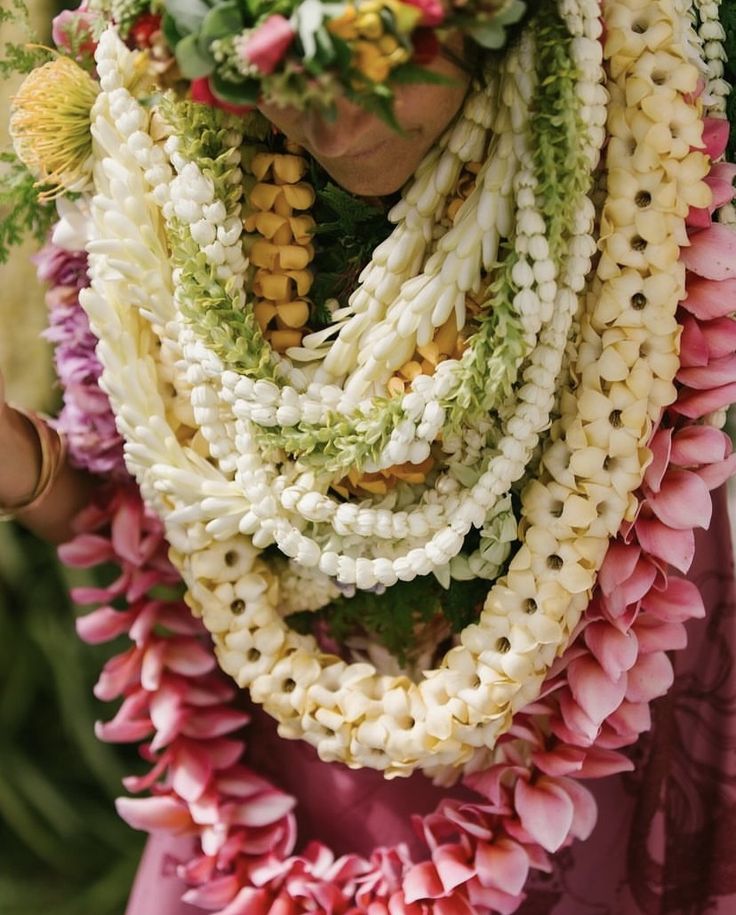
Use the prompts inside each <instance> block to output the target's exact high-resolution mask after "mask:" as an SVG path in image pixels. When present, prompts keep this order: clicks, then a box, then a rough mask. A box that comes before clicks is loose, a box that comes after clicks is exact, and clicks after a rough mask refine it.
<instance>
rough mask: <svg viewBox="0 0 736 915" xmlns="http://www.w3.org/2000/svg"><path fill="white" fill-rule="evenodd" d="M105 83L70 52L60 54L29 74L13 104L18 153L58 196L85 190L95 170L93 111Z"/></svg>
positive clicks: (12, 124) (49, 192)
mask: <svg viewBox="0 0 736 915" xmlns="http://www.w3.org/2000/svg"><path fill="white" fill-rule="evenodd" d="M98 92H99V87H98V86H97V84H96V83H95V82H94V80H93V79H92V78H91V77H90V76H89V75H88V74H87V73H86V72H85V71H84V70H83V69H82V68H81V67H80V66H79V65H78V64H76V63H74V61H73V60H72V59H71V58H69V57H61V56H60V57H56V58H54V60H52V61H49V63H46V64H44V65H43V66H42V67H39V68H38V69H36V70H33V71H32V72H31V73H30V74H29V75H28V76H27V77H26V79H25V81H24V82H23V84H22V85H21V87H20V89H19V90H18V94H17V95H16V96H15V98H14V99H13V101H12V104H11V109H10V134H11V136H12V138H13V145H14V147H15V151H16V153H17V154H18V157H19V158H20V159H21V161H22V162H23V163H24V165H26V167H27V168H28V170H29V171H30V172H31V174H32V175H33V176H34V177H35V178H37V180H38V183H39V184H42V185H48V188H47V189H46V190H44V191H43V193H42V194H41V195H40V196H41V197H42V199H52V198H54V197H57V196H59V194H62V193H63V192H64V191H76V190H82V189H83V188H84V186H85V185H86V184H87V182H88V181H89V180H90V178H91V175H92V167H91V156H92V135H91V132H90V126H91V118H90V115H91V111H92V106H93V105H94V102H95V99H96V98H97V94H98Z"/></svg>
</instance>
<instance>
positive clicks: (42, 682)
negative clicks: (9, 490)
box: [0, 525, 142, 915]
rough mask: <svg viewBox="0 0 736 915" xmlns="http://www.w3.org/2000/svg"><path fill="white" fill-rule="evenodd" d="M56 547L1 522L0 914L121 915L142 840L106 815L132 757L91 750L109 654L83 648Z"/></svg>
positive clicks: (103, 711)
mask: <svg viewBox="0 0 736 915" xmlns="http://www.w3.org/2000/svg"><path fill="white" fill-rule="evenodd" d="M80 583H81V582H80V578H79V575H78V574H77V573H71V572H69V571H67V570H65V569H63V568H62V567H61V566H60V565H59V563H58V562H57V561H56V557H55V553H54V550H53V549H52V548H51V547H49V546H47V545H46V544H43V543H40V542H38V541H37V540H35V538H33V537H32V536H31V535H30V534H28V533H26V532H25V531H23V530H22V529H21V528H19V527H16V526H15V525H3V526H2V527H0V849H2V855H1V857H0V913H1V915H47V913H53V915H122V913H123V911H124V909H125V901H126V898H127V894H128V891H129V888H130V885H131V881H132V878H133V874H134V871H135V867H136V864H137V860H138V858H139V856H140V851H141V847H142V836H140V835H139V834H137V833H134V832H133V831H132V830H130V829H129V828H128V827H127V826H126V825H125V824H124V823H123V822H122V821H121V820H120V819H119V818H118V817H117V814H116V813H115V809H114V807H113V799H114V798H115V797H116V796H117V795H118V794H120V793H121V786H120V779H121V777H122V776H123V774H125V773H126V772H130V771H131V770H135V769H138V768H139V766H138V765H136V762H135V760H134V758H133V757H132V755H131V751H130V750H128V752H127V754H126V752H120V748H115V747H109V746H107V745H105V744H102V743H100V742H99V741H98V740H97V739H96V738H95V736H94V721H95V719H97V718H103V717H108V716H109V715H110V711H111V709H110V707H109V706H108V707H105V706H104V705H103V704H101V703H98V702H97V701H96V700H95V699H94V696H93V695H92V686H93V684H94V682H95V679H96V677H97V674H98V672H99V670H100V667H101V665H102V664H103V663H104V661H105V659H106V658H107V657H108V656H109V655H110V653H111V651H112V649H111V648H110V647H101V648H97V647H89V646H86V645H83V644H82V643H81V642H80V641H79V639H78V638H77V636H76V633H75V632H74V612H73V610H72V607H71V605H70V603H69V601H68V600H67V599H65V597H64V595H65V594H66V593H67V592H68V590H69V588H70V586H71V585H72V584H80Z"/></svg>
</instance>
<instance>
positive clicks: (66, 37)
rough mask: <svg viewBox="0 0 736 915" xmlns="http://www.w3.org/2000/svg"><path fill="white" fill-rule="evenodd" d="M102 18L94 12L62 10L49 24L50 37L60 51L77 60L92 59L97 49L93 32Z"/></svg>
mask: <svg viewBox="0 0 736 915" xmlns="http://www.w3.org/2000/svg"><path fill="white" fill-rule="evenodd" d="M101 20H102V17H101V15H100V13H98V12H96V11H95V10H86V9H78V10H63V11H62V12H61V13H59V15H58V16H55V17H54V19H53V21H52V24H51V37H52V38H53V40H54V44H55V45H56V47H57V48H58V49H59V50H60V51H65V52H66V53H67V54H72V53H73V54H75V56H76V58H77V60H83V59H85V58H89V57H92V56H93V55H94V53H95V48H96V47H97V41H96V39H95V37H94V36H95V32H96V30H97V26H98V25H100V24H101Z"/></svg>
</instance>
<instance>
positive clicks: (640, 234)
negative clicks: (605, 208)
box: [601, 214, 684, 270]
mask: <svg viewBox="0 0 736 915" xmlns="http://www.w3.org/2000/svg"><path fill="white" fill-rule="evenodd" d="M652 215H653V218H651V219H649V220H646V221H642V224H641V226H639V225H636V224H630V225H627V226H611V224H610V222H609V221H608V220H607V219H606V218H605V214H604V217H603V218H602V219H601V235H602V237H603V244H604V246H605V253H606V255H607V257H608V258H609V259H610V260H613V261H614V262H615V263H616V264H619V265H621V266H622V267H634V268H635V269H636V270H646V269H647V268H648V267H649V266H650V265H651V266H654V267H656V268H657V269H658V270H667V269H669V268H670V267H672V266H673V265H674V264H676V263H677V261H678V259H679V256H680V243H681V242H680V240H679V239H677V238H675V236H674V234H673V232H674V231H675V230H680V231H682V229H681V226H682V220H676V219H674V218H672V217H667V216H664V215H663V214H652ZM683 243H684V242H683Z"/></svg>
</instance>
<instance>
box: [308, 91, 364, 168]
mask: <svg viewBox="0 0 736 915" xmlns="http://www.w3.org/2000/svg"><path fill="white" fill-rule="evenodd" d="M335 107H336V109H337V111H336V116H335V118H334V119H333V120H330V119H329V118H327V117H326V116H325V115H324V114H323V113H321V112H320V111H319V110H317V109H316V108H312V109H308V110H307V111H306V113H305V115H304V117H305V123H304V136H305V138H306V140H307V143H308V145H309V147H310V149H311V151H312V152H313V153H314V154H316V155H318V156H323V157H324V158H326V159H336V158H339V157H340V156H344V155H345V154H346V153H352V152H356V151H359V150H360V149H361V147H362V146H364V145H365V138H366V135H367V134H368V132H369V131H370V129H371V115H370V114H369V113H368V112H367V111H365V109H363V108H361V107H360V106H358V105H354V104H353V103H352V102H349V101H348V100H347V99H345V98H338V99H337V100H336V102H335Z"/></svg>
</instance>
